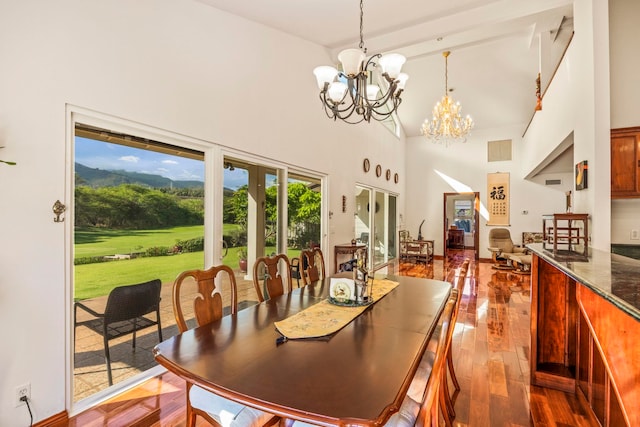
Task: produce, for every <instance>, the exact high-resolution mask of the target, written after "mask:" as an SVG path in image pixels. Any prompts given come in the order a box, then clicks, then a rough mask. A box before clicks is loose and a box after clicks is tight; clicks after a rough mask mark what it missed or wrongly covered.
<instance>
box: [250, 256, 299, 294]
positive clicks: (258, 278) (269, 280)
mask: <svg viewBox="0 0 640 427" xmlns="http://www.w3.org/2000/svg"><path fill="white" fill-rule="evenodd" d="M253 286H255V288H256V294H258V300H259V301H260V302H262V301H264V300H265V299H271V298H275V297H277V296H280V295H283V294H285V293H289V292H291V290H292V288H293V285H292V277H291V265H290V263H289V257H287V256H286V255H285V254H277V255H274V256H270V257H260V258H258V259H257V260H256V262H255V263H254V264H253ZM263 290H264V293H263Z"/></svg>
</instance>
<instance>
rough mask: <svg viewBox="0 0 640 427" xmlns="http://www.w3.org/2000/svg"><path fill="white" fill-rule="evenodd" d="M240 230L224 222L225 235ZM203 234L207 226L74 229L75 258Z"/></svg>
mask: <svg viewBox="0 0 640 427" xmlns="http://www.w3.org/2000/svg"><path fill="white" fill-rule="evenodd" d="M236 230H240V226H239V225H236V224H224V228H223V233H224V234H225V235H229V234H231V232H233V231H236ZM203 235H204V225H193V226H188V227H173V228H165V229H160V230H105V229H102V228H91V229H78V230H75V257H76V258H81V257H92V256H104V255H115V254H130V253H134V252H144V250H146V249H147V248H150V247H154V246H173V245H175V243H176V241H177V240H188V239H193V238H196V237H201V236H203Z"/></svg>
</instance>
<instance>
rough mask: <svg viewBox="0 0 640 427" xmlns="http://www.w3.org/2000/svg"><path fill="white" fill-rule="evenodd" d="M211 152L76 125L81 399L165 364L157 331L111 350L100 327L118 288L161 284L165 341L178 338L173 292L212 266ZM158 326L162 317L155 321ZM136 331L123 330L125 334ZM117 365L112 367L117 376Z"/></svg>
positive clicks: (76, 380) (76, 365)
mask: <svg viewBox="0 0 640 427" xmlns="http://www.w3.org/2000/svg"><path fill="white" fill-rule="evenodd" d="M204 170H205V166H204V154H203V153H202V152H198V151H194V150H190V149H187V148H185V147H177V146H171V145H169V144H166V143H162V142H155V141H151V140H149V139H146V138H144V139H143V138H141V137H139V136H136V135H124V134H121V133H117V132H113V131H111V130H109V129H99V128H96V127H92V126H88V125H84V124H80V123H78V124H76V126H75V138H74V175H75V183H74V196H75V203H74V212H73V218H74V220H75V224H74V231H73V240H74V246H73V257H74V269H73V300H74V303H77V304H74V308H75V309H74V311H73V312H72V316H73V317H72V318H73V321H74V324H73V333H74V335H73V337H74V358H73V401H74V402H77V401H80V400H83V399H85V398H88V397H90V396H91V395H93V394H95V393H98V392H100V391H102V390H104V389H106V388H107V387H109V386H110V381H109V371H111V383H112V384H114V385H115V384H117V383H120V382H122V381H125V380H128V379H129V378H131V377H133V376H135V375H138V374H140V373H141V372H143V371H145V370H147V369H149V368H151V367H153V366H155V365H156V362H155V360H154V358H153V355H152V352H151V349H152V348H153V346H154V345H156V344H157V343H158V340H159V336H158V330H157V327H149V328H144V329H142V330H140V331H138V332H137V337H136V351H134V350H133V349H132V347H131V340H132V338H133V337H132V334H128V333H127V334H123V335H121V336H120V337H119V338H116V339H111V340H109V342H108V348H109V355H110V359H111V363H110V364H108V363H107V362H106V352H105V345H104V340H103V337H102V328H101V320H100V319H98V318H96V317H94V316H93V315H92V313H91V312H90V311H88V310H86V309H84V308H83V307H89V308H91V309H93V310H94V311H95V312H99V313H103V312H104V311H105V310H106V309H107V307H106V302H107V299H108V298H109V295H110V294H111V292H112V291H113V289H114V288H116V287H120V286H125V285H133V284H139V283H143V282H147V281H151V280H154V279H160V281H161V283H162V285H161V301H160V317H161V323H162V326H163V330H162V333H163V338H167V337H169V336H171V335H173V334H175V333H177V327H176V326H175V322H174V319H173V308H172V301H171V289H172V284H173V280H174V279H175V278H176V277H177V276H178V274H180V273H181V272H182V271H185V270H190V269H197V268H203V266H204V235H205V232H204ZM150 319H152V320H155V313H153V314H152V315H151V316H150ZM127 326H128V324H120V325H118V327H119V330H124V329H125V328H126V327H127ZM109 367H110V369H109Z"/></svg>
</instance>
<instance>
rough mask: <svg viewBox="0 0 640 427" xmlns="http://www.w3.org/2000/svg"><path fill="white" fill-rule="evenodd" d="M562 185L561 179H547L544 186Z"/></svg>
mask: <svg viewBox="0 0 640 427" xmlns="http://www.w3.org/2000/svg"><path fill="white" fill-rule="evenodd" d="M560 184H562V180H561V179H545V180H544V185H560Z"/></svg>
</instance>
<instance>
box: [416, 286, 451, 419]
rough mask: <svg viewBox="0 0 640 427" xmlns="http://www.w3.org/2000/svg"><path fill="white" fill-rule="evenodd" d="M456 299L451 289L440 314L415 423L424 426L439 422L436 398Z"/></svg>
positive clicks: (443, 370) (438, 394)
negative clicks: (429, 372) (430, 362)
mask: <svg viewBox="0 0 640 427" xmlns="http://www.w3.org/2000/svg"><path fill="white" fill-rule="evenodd" d="M457 299H458V291H457V290H456V289H453V290H452V291H451V296H450V297H449V299H448V300H447V305H446V306H445V308H444V311H443V312H442V315H441V316H440V323H439V324H440V335H438V344H437V347H436V350H435V357H434V358H433V364H432V369H431V375H429V379H428V380H427V386H426V389H425V394H424V399H423V401H422V405H421V407H420V413H419V414H418V419H417V422H416V425H417V426H419V427H424V426H428V425H431V426H433V427H437V426H438V423H439V414H438V398H439V396H440V393H441V386H442V376H443V375H444V374H445V373H446V371H445V361H446V356H447V351H448V344H449V343H450V338H449V337H450V334H451V332H450V329H452V328H453V327H454V324H453V323H452V320H453V319H452V316H453V311H454V308H455V305H456V301H457Z"/></svg>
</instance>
